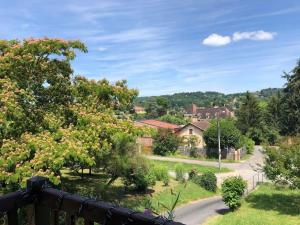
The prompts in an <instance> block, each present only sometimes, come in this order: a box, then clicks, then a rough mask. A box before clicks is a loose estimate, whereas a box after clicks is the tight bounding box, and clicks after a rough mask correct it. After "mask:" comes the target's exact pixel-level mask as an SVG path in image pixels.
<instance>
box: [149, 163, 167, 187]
mask: <svg viewBox="0 0 300 225" xmlns="http://www.w3.org/2000/svg"><path fill="white" fill-rule="evenodd" d="M152 171H153V173H154V175H155V178H156V180H158V181H162V182H163V183H164V185H166V186H167V185H168V184H169V180H170V178H169V173H168V169H167V168H166V167H164V166H155V167H153V169H152Z"/></svg>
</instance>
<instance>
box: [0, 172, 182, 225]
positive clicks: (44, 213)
mask: <svg viewBox="0 0 300 225" xmlns="http://www.w3.org/2000/svg"><path fill="white" fill-rule="evenodd" d="M28 205H32V206H33V207H32V210H31V212H30V213H31V215H32V217H33V219H32V221H31V222H30V223H31V224H34V225H58V224H59V214H60V213H61V212H64V213H65V218H64V220H65V224H67V225H75V224H76V221H77V220H78V219H79V218H83V220H84V224H85V225H92V224H94V222H96V223H98V224H101V225H155V224H156V225H159V224H162V225H182V223H178V222H173V221H170V220H167V219H165V218H163V217H160V216H158V217H155V216H153V215H149V214H145V213H139V212H133V211H131V210H129V209H126V208H122V207H118V206H114V205H112V204H110V203H106V202H102V201H96V200H92V199H86V198H83V197H80V196H78V195H72V194H69V193H67V192H64V191H60V190H57V189H55V188H51V187H49V182H48V179H47V178H44V177H33V178H31V179H29V180H28V181H27V188H26V190H20V191H17V192H14V193H10V194H7V195H3V196H1V197H0V214H1V213H5V214H6V215H7V221H8V225H18V210H19V209H21V208H23V207H25V206H28Z"/></svg>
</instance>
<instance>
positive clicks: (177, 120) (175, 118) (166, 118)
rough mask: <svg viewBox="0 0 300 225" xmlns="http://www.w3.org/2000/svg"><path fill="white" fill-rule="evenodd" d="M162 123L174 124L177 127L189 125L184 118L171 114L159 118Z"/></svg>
mask: <svg viewBox="0 0 300 225" xmlns="http://www.w3.org/2000/svg"><path fill="white" fill-rule="evenodd" d="M158 119H159V120H161V121H165V122H168V123H173V124H177V125H185V124H187V123H188V121H187V120H186V119H185V118H184V117H183V115H182V116H177V115H171V114H165V115H163V116H161V117H159V118H158Z"/></svg>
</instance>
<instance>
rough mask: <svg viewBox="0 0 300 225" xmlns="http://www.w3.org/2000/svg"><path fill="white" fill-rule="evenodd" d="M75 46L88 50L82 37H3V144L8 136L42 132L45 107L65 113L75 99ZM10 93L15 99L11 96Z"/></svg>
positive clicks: (0, 67)
mask: <svg viewBox="0 0 300 225" xmlns="http://www.w3.org/2000/svg"><path fill="white" fill-rule="evenodd" d="M75 50H79V51H83V52H86V51H87V49H86V47H85V45H84V44H83V43H81V42H80V41H64V40H61V39H47V38H44V39H26V40H24V41H23V42H21V41H17V40H13V41H4V40H0V79H1V81H0V85H1V93H2V94H3V96H2V98H1V100H0V102H1V103H0V107H1V112H0V113H1V116H0V117H1V118H3V121H2V125H1V126H0V127H1V128H0V130H1V131H0V133H1V137H0V138H1V140H0V147H1V142H2V140H3V139H4V138H5V139H9V138H15V137H20V135H21V134H23V133H24V132H32V133H36V132H39V131H40V129H41V128H42V127H43V126H44V124H43V122H44V121H43V114H44V112H45V111H47V112H53V113H55V114H59V115H62V116H65V115H64V114H65V110H66V107H68V105H69V104H70V103H71V102H72V95H71V79H70V78H71V75H72V69H71V64H70V61H71V60H72V59H74V58H75ZM12 92H14V93H12ZM10 95H12V96H13V100H8V99H7V97H9V96H10ZM12 101H13V103H12ZM11 104H13V105H14V106H16V108H15V109H14V107H12V105H11ZM4 122H5V124H4Z"/></svg>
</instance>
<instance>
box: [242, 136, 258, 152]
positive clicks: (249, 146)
mask: <svg viewBox="0 0 300 225" xmlns="http://www.w3.org/2000/svg"><path fill="white" fill-rule="evenodd" d="M241 145H242V146H245V147H246V150H247V154H252V153H253V151H254V146H255V142H254V141H253V140H252V139H250V138H248V137H247V136H243V137H242V139H241Z"/></svg>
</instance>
